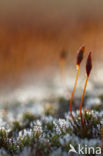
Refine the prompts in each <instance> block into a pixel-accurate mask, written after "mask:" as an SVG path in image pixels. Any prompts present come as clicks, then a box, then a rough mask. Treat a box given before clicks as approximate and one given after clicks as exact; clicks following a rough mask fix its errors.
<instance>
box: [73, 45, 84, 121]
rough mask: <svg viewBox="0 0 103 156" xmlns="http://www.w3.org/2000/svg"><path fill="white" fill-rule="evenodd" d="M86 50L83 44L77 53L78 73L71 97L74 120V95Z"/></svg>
mask: <svg viewBox="0 0 103 156" xmlns="http://www.w3.org/2000/svg"><path fill="white" fill-rule="evenodd" d="M84 50H85V46H82V47H81V48H80V50H79V51H78V53H77V62H76V68H77V73H76V79H75V83H74V88H73V91H72V95H71V99H70V115H71V118H72V119H73V120H74V117H73V114H72V103H73V97H74V93H75V90H76V86H77V82H78V77H79V70H80V64H81V62H82V60H83V54H84Z"/></svg>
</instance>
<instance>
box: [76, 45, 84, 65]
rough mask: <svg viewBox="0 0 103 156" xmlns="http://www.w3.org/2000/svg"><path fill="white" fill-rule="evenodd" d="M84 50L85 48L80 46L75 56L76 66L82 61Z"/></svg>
mask: <svg viewBox="0 0 103 156" xmlns="http://www.w3.org/2000/svg"><path fill="white" fill-rule="evenodd" d="M84 50H85V46H82V47H81V48H80V50H79V52H78V54H77V65H80V63H81V62H82V60H83V54H84Z"/></svg>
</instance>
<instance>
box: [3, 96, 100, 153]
mask: <svg viewBox="0 0 103 156" xmlns="http://www.w3.org/2000/svg"><path fill="white" fill-rule="evenodd" d="M58 101H59V104H60V107H63V104H64V106H65V108H66V107H68V105H67V104H68V101H67V100H65V99H63V98H59V100H58ZM65 108H64V107H63V112H62V115H61V110H62V108H61V109H60V108H59V109H60V110H58V114H59V115H60V116H59V115H58V116H57V115H56V112H55V111H56V110H55V109H53V106H50V105H49V107H47V109H45V112H44V114H41V115H36V114H33V113H31V112H25V113H22V117H20V118H17V120H16V119H15V120H14V121H11V122H10V121H9V122H7V121H6V119H5V118H1V121H0V124H1V127H0V156H8V155H10V156H18V155H20V156H68V155H70V154H68V151H69V149H70V144H72V145H73V146H74V147H75V149H77V145H78V143H79V144H81V145H83V146H84V145H85V144H86V145H88V146H94V147H96V146H101V138H102V120H103V112H102V110H101V111H100V110H99V111H98V109H94V110H93V109H91V108H89V109H88V110H87V109H86V110H84V112H83V118H84V126H83V125H82V124H81V118H80V113H79V110H78V111H74V112H73V114H74V121H73V120H72V119H71V117H70V114H69V112H68V113H66V110H67V109H65ZM94 108H97V107H96V106H95V107H94ZM6 111H7V110H6ZM61 117H62V118H61ZM71 155H72V153H71ZM91 155H92V153H91Z"/></svg>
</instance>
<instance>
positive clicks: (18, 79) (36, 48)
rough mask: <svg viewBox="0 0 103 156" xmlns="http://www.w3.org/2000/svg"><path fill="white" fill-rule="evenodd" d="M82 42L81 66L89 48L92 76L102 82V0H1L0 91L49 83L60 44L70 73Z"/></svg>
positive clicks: (55, 70) (53, 74) (54, 68)
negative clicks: (64, 52)
mask: <svg viewBox="0 0 103 156" xmlns="http://www.w3.org/2000/svg"><path fill="white" fill-rule="evenodd" d="M81 45H86V53H85V59H84V62H83V64H82V66H83V65H85V61H86V57H87V54H88V52H89V51H92V57H93V71H92V76H91V78H92V79H93V80H94V81H96V82H97V83H98V82H100V81H99V78H100V80H101V82H102V79H101V77H102V70H103V69H102V66H103V52H102V50H103V0H9V1H8V0H1V1H0V90H1V91H4V92H6V91H8V90H9V89H11V90H12V89H15V88H18V87H21V86H22V85H29V84H30V85H31V84H33V85H34V86H35V85H38V84H42V83H44V82H45V81H46V82H52V80H53V79H54V78H55V75H56V74H57V73H58V58H59V55H60V52H61V51H62V50H63V49H64V50H66V51H67V52H68V57H67V62H68V71H71V74H69V76H71V77H72V76H74V75H75V69H74V68H75V60H76V52H77V50H78V48H79V47H80V46H81ZM82 68H83V69H84V66H83V67H82ZM83 71H84V70H83ZM98 71H100V72H99V74H98V79H97V77H96V75H97V73H98Z"/></svg>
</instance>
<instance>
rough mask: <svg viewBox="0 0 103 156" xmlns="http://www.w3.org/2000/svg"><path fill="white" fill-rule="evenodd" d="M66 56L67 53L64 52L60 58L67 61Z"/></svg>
mask: <svg viewBox="0 0 103 156" xmlns="http://www.w3.org/2000/svg"><path fill="white" fill-rule="evenodd" d="M66 56H67V53H66V51H62V52H61V54H60V58H61V59H66Z"/></svg>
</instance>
